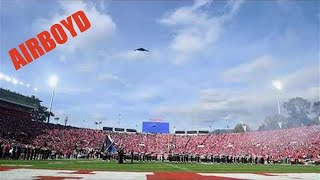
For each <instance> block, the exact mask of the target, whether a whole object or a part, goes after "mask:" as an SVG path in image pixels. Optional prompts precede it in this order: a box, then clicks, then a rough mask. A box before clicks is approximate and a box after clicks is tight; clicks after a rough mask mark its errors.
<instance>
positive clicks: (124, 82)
mask: <svg viewBox="0 0 320 180" xmlns="http://www.w3.org/2000/svg"><path fill="white" fill-rule="evenodd" d="M98 80H99V81H115V82H119V83H120V84H122V85H124V86H131V84H130V83H129V82H127V80H125V79H123V78H120V77H119V76H117V75H114V74H109V73H102V74H99V75H98Z"/></svg>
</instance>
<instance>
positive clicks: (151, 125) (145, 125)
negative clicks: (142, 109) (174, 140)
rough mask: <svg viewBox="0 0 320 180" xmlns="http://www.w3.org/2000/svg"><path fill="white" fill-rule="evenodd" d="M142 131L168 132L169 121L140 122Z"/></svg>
mask: <svg viewBox="0 0 320 180" xmlns="http://www.w3.org/2000/svg"><path fill="white" fill-rule="evenodd" d="M142 132H144V133H166V134H167V133H169V123H167V122H142Z"/></svg>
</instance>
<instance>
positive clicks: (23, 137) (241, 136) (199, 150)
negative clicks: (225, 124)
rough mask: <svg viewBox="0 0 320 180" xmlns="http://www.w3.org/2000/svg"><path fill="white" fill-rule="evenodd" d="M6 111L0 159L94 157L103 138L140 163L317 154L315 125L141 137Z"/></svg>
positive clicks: (0, 118) (319, 138)
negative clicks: (58, 123)
mask: <svg viewBox="0 0 320 180" xmlns="http://www.w3.org/2000/svg"><path fill="white" fill-rule="evenodd" d="M8 113H10V114H11V113H12V112H4V111H3V110H2V111H0V158H12V159H19V158H20V159H48V158H53V157H54V158H57V157H59V158H80V157H86V158H98V157H100V153H101V152H100V151H101V147H102V145H103V143H104V140H105V137H106V136H107V135H110V137H111V138H112V140H113V143H114V146H115V147H116V149H120V148H123V149H124V150H125V152H126V153H127V154H130V153H131V152H132V153H133V154H134V156H135V159H140V160H145V159H146V160H147V159H148V160H151V159H161V160H163V159H168V160H170V161H171V160H174V161H181V162H184V161H199V160H200V159H201V161H212V162H255V160H256V159H258V160H259V162H261V158H264V160H265V161H266V160H267V159H268V161H269V160H273V161H279V160H283V159H295V160H297V159H298V160H303V159H313V160H318V159H319V154H320V126H316V125H315V126H309V127H299V128H292V129H283V130H273V131H258V132H246V133H222V134H205V135H175V134H143V133H118V132H106V131H102V130H94V129H85V128H75V127H68V126H67V127H65V126H62V125H54V124H48V123H43V122H35V121H32V120H26V119H23V118H21V119H19V118H17V117H15V116H14V117H13V116H10V115H8ZM22 117H24V115H23V116H22ZM216 158H218V159H219V160H218V159H216ZM266 162H267V161H266Z"/></svg>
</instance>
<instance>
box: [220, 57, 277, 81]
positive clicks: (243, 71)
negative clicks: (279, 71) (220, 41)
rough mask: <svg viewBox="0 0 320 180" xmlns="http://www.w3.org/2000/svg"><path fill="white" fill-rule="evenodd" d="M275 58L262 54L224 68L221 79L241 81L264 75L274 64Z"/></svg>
mask: <svg viewBox="0 0 320 180" xmlns="http://www.w3.org/2000/svg"><path fill="white" fill-rule="evenodd" d="M275 62H276V61H275V59H274V58H273V57H272V56H270V55H264V56H261V57H258V58H257V59H254V60H252V61H249V62H246V63H243V64H240V65H238V66H236V67H233V68H230V69H227V70H225V71H224V72H223V73H222V79H223V80H224V81H227V82H243V81H248V80H253V79H257V78H260V77H262V76H263V75H266V74H267V73H268V72H269V71H272V69H273V68H274V67H275V66H276V63H275Z"/></svg>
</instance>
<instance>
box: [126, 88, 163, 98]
mask: <svg viewBox="0 0 320 180" xmlns="http://www.w3.org/2000/svg"><path fill="white" fill-rule="evenodd" d="M159 94H160V90H159V88H157V87H155V86H142V87H140V88H138V89H136V90H134V91H132V92H131V93H130V94H128V96H127V97H126V98H127V100H129V101H133V102H141V101H148V100H150V99H152V98H154V97H157V96H158V95H159Z"/></svg>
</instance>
